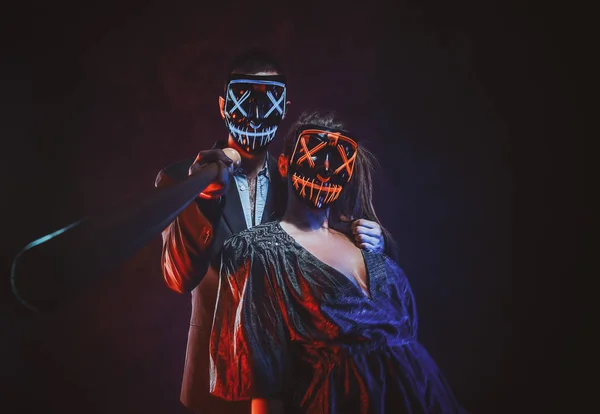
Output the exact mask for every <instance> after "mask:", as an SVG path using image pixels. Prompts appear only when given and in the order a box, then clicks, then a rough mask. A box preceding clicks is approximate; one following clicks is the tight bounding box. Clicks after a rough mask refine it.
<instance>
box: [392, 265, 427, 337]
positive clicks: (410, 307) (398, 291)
mask: <svg viewBox="0 0 600 414" xmlns="http://www.w3.org/2000/svg"><path fill="white" fill-rule="evenodd" d="M385 267H386V273H387V277H388V281H389V289H390V293H391V295H393V296H394V297H395V299H396V300H397V301H398V304H399V306H400V307H401V308H402V314H403V315H405V316H406V317H407V319H406V322H407V328H408V331H409V333H410V334H411V335H412V336H413V337H416V336H417V330H418V325H419V319H418V316H417V305H416V303H415V296H414V294H413V291H412V288H411V287H410V282H409V280H408V278H407V277H406V275H405V274H404V271H403V270H402V269H401V268H400V267H399V266H398V265H397V264H396V262H394V261H393V260H391V259H390V258H389V257H388V258H386V259H385Z"/></svg>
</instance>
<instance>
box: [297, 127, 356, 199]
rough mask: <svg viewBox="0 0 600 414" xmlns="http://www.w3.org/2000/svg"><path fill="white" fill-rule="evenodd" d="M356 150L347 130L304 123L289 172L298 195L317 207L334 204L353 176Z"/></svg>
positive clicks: (299, 130)
mask: <svg viewBox="0 0 600 414" xmlns="http://www.w3.org/2000/svg"><path fill="white" fill-rule="evenodd" d="M357 151H358V144H357V143H356V141H355V140H354V139H352V138H349V137H348V136H347V133H346V132H344V131H341V130H334V129H327V128H323V127H319V126H314V125H302V126H301V127H300V128H299V129H298V131H297V132H296V143H295V147H294V151H293V152H292V156H291V157H290V163H289V173H288V174H289V177H290V179H291V181H292V185H293V187H294V190H295V192H296V194H297V195H298V196H300V198H302V199H303V200H305V201H306V202H307V203H308V204H309V205H310V206H311V207H314V208H324V207H326V206H327V205H328V204H331V203H333V202H334V201H335V200H337V198H338V197H339V196H340V194H341V192H342V190H343V188H344V185H345V184H347V183H348V182H349V181H350V179H351V178H352V172H353V171H354V163H355V161H356V154H357Z"/></svg>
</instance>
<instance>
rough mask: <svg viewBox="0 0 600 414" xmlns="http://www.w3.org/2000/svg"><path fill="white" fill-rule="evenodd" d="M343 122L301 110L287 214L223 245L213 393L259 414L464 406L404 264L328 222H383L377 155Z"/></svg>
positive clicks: (290, 149) (286, 159) (286, 154)
mask: <svg viewBox="0 0 600 414" xmlns="http://www.w3.org/2000/svg"><path fill="white" fill-rule="evenodd" d="M342 128H343V126H342V125H341V124H340V123H337V122H335V119H334V117H333V116H332V115H331V114H328V115H320V114H319V113H309V114H303V115H302V116H301V117H300V119H299V121H298V122H296V124H295V125H294V126H293V127H292V129H291V131H290V133H289V134H288V137H287V138H286V141H285V143H284V150H283V154H282V156H281V157H280V162H279V167H280V172H281V173H282V174H283V175H287V177H288V186H289V193H288V200H287V207H286V212H285V214H284V216H283V218H282V220H281V221H280V222H272V223H268V224H264V225H260V226H256V227H253V228H251V229H249V230H246V231H244V232H242V233H240V234H238V235H236V236H234V237H232V238H231V239H229V240H228V241H227V242H226V243H225V246H224V248H223V251H222V260H221V268H220V282H219V283H220V287H219V293H218V298H217V305H216V311H215V319H214V325H213V330H212V336H211V350H210V353H211V392H212V393H213V394H214V395H216V396H218V397H221V398H224V399H227V400H248V399H250V400H252V414H260V413H272V412H285V413H286V414H287V413H323V414H326V413H340V414H345V413H391V414H395V413H457V412H462V409H461V407H460V406H459V405H458V404H457V402H456V400H455V398H454V396H453V394H452V391H451V390H450V388H449V387H448V385H447V383H446V381H445V380H444V378H443V375H442V374H441V372H440V371H439V369H438V368H437V366H436V364H435V362H434V361H433V360H432V359H431V358H430V357H429V355H428V354H427V352H426V351H425V349H424V348H423V347H422V346H421V345H420V344H419V343H418V342H417V341H416V331H417V316H416V310H415V304H414V299H413V295H412V292H411V289H410V285H409V283H408V280H407V279H406V277H405V276H404V274H403V272H402V270H401V269H400V268H399V267H398V266H397V265H396V263H395V262H394V261H393V260H391V259H390V258H388V257H387V256H385V255H383V254H377V253H372V252H369V251H366V250H361V249H359V248H358V247H356V246H355V245H354V243H353V242H352V241H351V240H349V239H348V237H347V236H345V235H344V233H341V232H338V231H336V230H334V229H333V228H332V227H331V226H330V225H329V217H330V216H331V217H340V216H346V217H349V218H367V219H369V220H373V221H377V222H378V223H379V220H378V219H377V216H376V215H375V211H374V209H373V205H372V203H371V198H372V182H371V167H372V162H371V160H372V156H371V155H370V154H369V153H368V152H367V151H366V150H365V149H364V148H359V147H358V144H357V142H356V140H355V139H353V138H350V137H349V136H348V133H346V132H344V131H343V129H342ZM382 228H383V227H382ZM387 239H388V240H390V238H389V237H388V238H387Z"/></svg>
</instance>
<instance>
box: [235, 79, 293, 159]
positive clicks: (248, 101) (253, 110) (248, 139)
mask: <svg viewBox="0 0 600 414" xmlns="http://www.w3.org/2000/svg"><path fill="white" fill-rule="evenodd" d="M225 95H226V96H225V107H224V112H225V124H226V125H227V129H228V130H229V134H230V135H231V136H232V137H233V139H234V140H235V142H236V143H237V144H238V145H239V146H240V148H241V149H243V150H244V151H246V152H248V153H253V152H257V151H259V150H261V149H263V148H265V147H266V146H267V145H269V144H270V143H271V141H273V138H274V137H275V132H276V131H277V127H279V124H280V123H281V120H282V119H283V116H284V114H285V104H286V86H285V77H284V76H282V75H269V76H257V75H238V74H233V75H231V76H230V78H229V81H228V82H227V88H226V91H225Z"/></svg>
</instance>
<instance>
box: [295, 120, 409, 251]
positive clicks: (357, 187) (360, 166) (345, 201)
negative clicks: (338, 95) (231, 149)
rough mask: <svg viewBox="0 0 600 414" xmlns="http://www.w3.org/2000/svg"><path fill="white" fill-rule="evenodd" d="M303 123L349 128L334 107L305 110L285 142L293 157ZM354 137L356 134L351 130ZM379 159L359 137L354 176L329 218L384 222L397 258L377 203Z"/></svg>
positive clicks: (389, 242)
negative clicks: (376, 188) (374, 180)
mask: <svg viewBox="0 0 600 414" xmlns="http://www.w3.org/2000/svg"><path fill="white" fill-rule="evenodd" d="M302 124H311V125H315V126H321V127H323V128H332V129H340V130H345V127H344V123H343V122H342V121H340V120H339V119H338V117H337V115H336V113H335V112H334V111H331V110H327V111H319V110H313V111H305V112H303V113H302V114H301V115H300V117H299V118H298V120H296V122H294V124H293V125H292V126H291V127H290V129H289V131H288V133H287V135H286V137H285V140H284V143H283V155H285V156H286V157H287V158H289V157H291V155H292V151H293V150H294V144H295V138H296V132H297V131H298V128H299V127H300V126H301V125H302ZM350 138H352V135H351V134H350ZM376 165H377V159H376V158H375V156H374V155H373V153H371V152H370V151H369V150H368V149H366V148H365V146H364V144H363V143H361V142H360V141H359V140H358V151H357V154H356V162H355V163H354V172H353V174H352V179H351V180H350V182H348V183H347V184H346V185H345V186H344V190H343V191H342V193H341V194H340V197H339V198H338V199H337V200H336V201H335V202H334V203H333V204H332V205H331V208H330V212H329V221H330V223H331V222H332V221H334V222H335V221H337V222H339V220H340V217H342V216H345V217H347V218H349V219H350V220H355V219H360V218H363V219H367V220H370V221H374V222H376V223H378V224H379V226H381V231H382V233H383V237H384V240H385V253H386V254H387V255H388V256H390V257H391V258H392V259H394V260H397V259H398V257H397V246H396V242H395V240H394V238H393V237H392V235H391V234H390V232H389V231H388V230H387V229H386V228H385V227H383V225H382V224H381V221H380V220H379V217H377V214H376V213H375V207H374V206H373V173H374V171H375V166H376Z"/></svg>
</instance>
